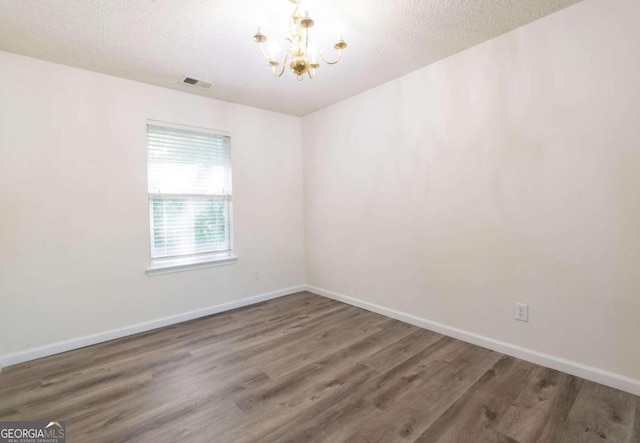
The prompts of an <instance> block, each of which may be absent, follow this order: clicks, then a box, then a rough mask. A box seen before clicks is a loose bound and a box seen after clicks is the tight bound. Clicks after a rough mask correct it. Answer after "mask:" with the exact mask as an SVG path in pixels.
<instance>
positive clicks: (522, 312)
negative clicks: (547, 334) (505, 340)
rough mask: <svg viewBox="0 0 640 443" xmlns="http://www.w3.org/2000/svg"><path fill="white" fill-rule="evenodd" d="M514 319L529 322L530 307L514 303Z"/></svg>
mask: <svg viewBox="0 0 640 443" xmlns="http://www.w3.org/2000/svg"><path fill="white" fill-rule="evenodd" d="M513 318H515V319H516V320H520V321H526V322H528V321H529V305H525V304H524V303H514V305H513Z"/></svg>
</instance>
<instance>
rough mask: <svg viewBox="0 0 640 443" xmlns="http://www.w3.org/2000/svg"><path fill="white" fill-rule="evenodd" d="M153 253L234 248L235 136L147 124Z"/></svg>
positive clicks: (180, 253)
mask: <svg viewBox="0 0 640 443" xmlns="http://www.w3.org/2000/svg"><path fill="white" fill-rule="evenodd" d="M147 141H148V175H149V218H150V226H151V258H164V257H179V256H186V255H195V254H205V253H211V252H221V251H229V250H230V249H231V235H230V200H231V146H230V145H231V142H230V137H229V136H227V135H223V134H217V133H214V132H207V131H204V130H203V131H198V130H192V129H190V128H184V129H183V128H176V127H174V126H171V127H168V126H162V125H160V124H153V123H148V124H147Z"/></svg>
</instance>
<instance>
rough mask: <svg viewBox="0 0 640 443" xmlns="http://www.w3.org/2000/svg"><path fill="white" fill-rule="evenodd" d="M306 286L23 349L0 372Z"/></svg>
mask: <svg viewBox="0 0 640 443" xmlns="http://www.w3.org/2000/svg"><path fill="white" fill-rule="evenodd" d="M305 288H306V286H305V285H299V286H293V287H291V288H285V289H280V290H278V291H273V292H268V293H265V294H260V295H256V296H253V297H247V298H243V299H241V300H235V301H232V302H228V303H223V304H220V305H215V306H210V307H208V308H204V309H198V310H196V311H190V312H185V313H182V314H177V315H172V316H169V317H164V318H159V319H156V320H151V321H148V322H144V323H138V324H135V325H131V326H125V327H123V328H118V329H112V330H110V331H104V332H99V333H97V334H92V335H86V336H84V337H79V338H73V339H71V340H65V341H61V342H57V343H52V344H49V345H44V346H38V347H36V348H31V349H25V350H24V351H18V352H14V353H11V354H6V355H4V356H2V358H0V370H2V367H3V366H4V367H7V366H11V365H16V364H18V363H24V362H26V361H30V360H35V359H37V358H42V357H48V356H50V355H54V354H59V353H61V352H67V351H71V350H73V349H78V348H84V347H85V346H91V345H95V344H98V343H102V342H105V341H109V340H113V339H116V338H121V337H126V336H127V335H133V334H138V333H140V332H145V331H150V330H152V329H157V328H162V327H163V326H169V325H173V324H176V323H182V322H185V321H188V320H193V319H195V318H200V317H206V316H207V315H213V314H218V313H220V312H224V311H230V310H231V309H236V308H241V307H243V306H248V305H253V304H255V303H260V302H262V301H266V300H271V299H274V298H278V297H283V296H285V295H290V294H295V293H296V292H300V291H304V290H305Z"/></svg>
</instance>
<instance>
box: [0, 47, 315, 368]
mask: <svg viewBox="0 0 640 443" xmlns="http://www.w3.org/2000/svg"><path fill="white" fill-rule="evenodd" d="M147 119H155V120H162V121H167V122H173V123H180V124H187V125H193V126H200V127H207V128H213V129H219V130H225V131H230V132H231V137H232V165H233V185H234V195H233V199H234V221H235V223H234V225H235V226H234V227H235V246H236V253H237V255H238V256H239V257H240V259H239V261H238V263H237V264H235V265H231V266H224V267H218V268H207V269H201V270H195V271H189V272H183V273H178V274H171V275H162V276H155V277H147V276H146V275H145V273H144V271H145V267H146V266H147V265H148V261H149V257H148V256H149V252H148V251H149V227H148V213H147V193H146V191H147V182H146V180H147V178H146V177H147V176H146V173H147V171H146V168H147V166H146V158H147V157H146V156H147V153H146V149H147V148H146V127H145V123H146V120H147ZM302 196H303V195H302V154H301V152H300V119H299V118H297V117H291V116H286V115H282V114H276V113H273V112H267V111H262V110H258V109H253V108H249V107H245V106H240V105H234V104H230V103H224V102H220V101H215V100H211V99H207V98H203V97H198V96H195V95H190V94H185V93H180V92H176V91H170V90H166V89H162V88H158V87H154V86H148V85H144V84H140V83H136V82H132V81H128V80H123V79H119V78H114V77H109V76H105V75H101V74H96V73H92V72H88V71H83V70H79V69H74V68H69V67H65V66H61V65H56V64H52V63H48V62H44V61H38V60H34V59H30V58H26V57H21V56H17V55H13V54H9V53H4V52H0V317H1V318H0V356H1V355H3V354H7V353H13V352H18V351H23V350H25V349H28V348H32V347H34V346H40V345H46V344H50V343H54V342H58V341H61V340H67V339H72V338H76V337H81V336H85V335H88V334H93V333H98V332H102V331H106V330H111V329H114V328H120V327H124V326H129V325H132V324H136V323H139V322H145V321H149V320H154V319H157V318H161V317H165V316H170V315H175V314H178V313H183V312H188V311H192V310H196V309H200V308H204V307H209V306H213V305H217V304H221V303H225V302H230V301H234V300H238V299H241V298H245V297H249V296H253V295H257V294H262V293H265V292H270V291H274V290H279V289H283V288H287V287H292V286H295V285H300V284H303V283H304V243H303V240H304V234H303V201H302ZM253 269H259V270H260V271H261V279H260V280H259V281H253V280H252V279H251V270H253Z"/></svg>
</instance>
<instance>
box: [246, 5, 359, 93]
mask: <svg viewBox="0 0 640 443" xmlns="http://www.w3.org/2000/svg"><path fill="white" fill-rule="evenodd" d="M289 1H290V2H291V3H294V4H295V7H294V9H293V13H292V14H291V18H290V19H289V35H288V37H286V38H285V41H286V42H287V43H286V44H287V45H288V48H287V50H286V52H285V55H284V60H283V62H282V68H281V69H278V66H280V62H279V61H278V55H279V52H280V50H279V48H278V46H277V45H276V46H274V47H272V48H271V50H270V51H269V52H267V51H265V49H264V43H265V42H266V41H267V36H266V35H264V34H263V33H261V32H260V27H259V26H258V32H257V33H256V34H255V35H254V36H253V41H255V42H256V43H258V45H259V46H260V51H261V52H262V55H264V57H265V58H266V59H267V65H268V66H270V67H271V72H272V73H273V75H274V76H276V77H282V74H284V71H285V70H286V67H287V62H289V59H291V61H290V62H289V69H291V72H293V73H294V74H295V76H296V77H297V78H298V80H299V81H302V79H303V78H304V75H305V74H308V75H309V78H311V79H313V78H314V77H315V75H316V69H318V68H319V67H320V63H318V60H317V53H318V52H319V54H320V58H321V59H322V61H324V62H325V63H326V64H328V65H335V64H336V63H338V62H339V61H340V59H341V58H342V51H343V50H344V49H346V47H347V42H345V41H344V40H343V38H342V35H341V36H340V40H338V41H337V42H336V43H335V44H334V45H333V47H334V49H336V50H337V51H338V57H337V58H336V59H335V60H333V61H329V60H327V59H326V58H324V56H323V55H322V52H321V51H317V49H316V46H315V45H314V44H313V42H312V41H311V40H310V39H309V29H310V28H312V27H313V25H314V24H315V22H314V21H313V20H312V19H311V17H309V11H305V12H304V15H303V14H302V11H301V7H300V3H301V1H302V0H289Z"/></svg>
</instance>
